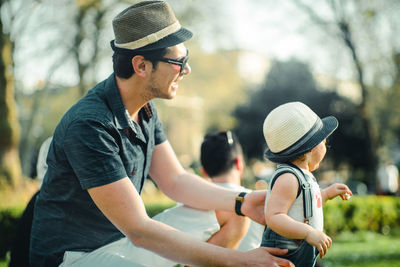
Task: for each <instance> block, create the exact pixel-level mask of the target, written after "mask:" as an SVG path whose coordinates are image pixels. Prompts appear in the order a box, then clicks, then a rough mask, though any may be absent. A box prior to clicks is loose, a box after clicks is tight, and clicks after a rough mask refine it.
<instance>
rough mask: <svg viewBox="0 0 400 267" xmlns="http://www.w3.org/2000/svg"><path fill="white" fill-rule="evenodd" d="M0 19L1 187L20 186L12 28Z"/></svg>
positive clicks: (2, 3)
mask: <svg viewBox="0 0 400 267" xmlns="http://www.w3.org/2000/svg"><path fill="white" fill-rule="evenodd" d="M8 4H9V3H8V1H6V0H0V11H1V10H2V9H3V8H9V7H8V6H7V5H8ZM5 28H6V26H5V25H4V21H3V17H2V18H1V19H0V29H1V30H2V31H1V34H0V52H1V54H0V185H4V184H8V185H11V186H18V185H19V184H20V182H21V179H22V177H21V164H20V161H19V155H18V141H19V125H18V116H17V112H16V111H17V109H16V105H15V100H14V77H13V61H12V53H13V46H14V44H13V42H12V41H11V38H10V31H9V28H8V29H5Z"/></svg>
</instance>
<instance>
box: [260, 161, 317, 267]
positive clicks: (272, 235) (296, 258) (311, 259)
mask: <svg viewBox="0 0 400 267" xmlns="http://www.w3.org/2000/svg"><path fill="white" fill-rule="evenodd" d="M287 172H290V173H293V174H294V175H295V176H296V177H297V179H298V181H299V184H300V187H299V192H298V194H297V197H298V196H299V195H300V189H301V190H302V192H303V210H304V222H305V223H308V220H309V218H310V217H312V216H313V210H312V194H311V188H310V184H309V182H308V181H307V178H308V177H306V176H305V175H304V173H303V172H302V171H301V169H299V168H298V167H297V166H295V165H292V164H290V165H287V164H281V165H279V166H278V168H277V169H276V171H275V173H274V176H273V179H272V180H271V189H272V186H273V185H274V183H275V180H276V178H277V177H278V176H279V175H281V174H283V173H287ZM261 246H262V247H275V248H281V249H288V250H289V251H288V253H286V254H285V255H281V256H279V257H281V258H284V259H288V260H290V261H291V262H292V263H293V264H294V265H295V266H296V267H313V266H314V265H315V262H316V260H317V256H318V253H319V252H318V249H317V248H316V247H314V246H312V245H310V244H308V243H307V242H306V240H305V239H291V238H286V237H283V236H281V235H279V234H277V233H276V232H274V231H273V230H272V229H271V228H269V227H268V226H267V227H266V228H265V230H264V234H263V238H262V241H261Z"/></svg>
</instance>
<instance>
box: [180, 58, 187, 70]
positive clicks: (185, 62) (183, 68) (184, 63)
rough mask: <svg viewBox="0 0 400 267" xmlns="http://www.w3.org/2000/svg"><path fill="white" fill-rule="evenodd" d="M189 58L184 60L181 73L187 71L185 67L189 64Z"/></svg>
mask: <svg viewBox="0 0 400 267" xmlns="http://www.w3.org/2000/svg"><path fill="white" fill-rule="evenodd" d="M188 59H189V58H188V57H186V58H185V59H184V60H183V62H182V65H181V72H180V73H182V72H183V71H184V70H185V67H186V64H187V62H188Z"/></svg>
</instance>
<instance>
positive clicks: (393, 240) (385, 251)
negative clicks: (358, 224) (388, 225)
mask: <svg viewBox="0 0 400 267" xmlns="http://www.w3.org/2000/svg"><path fill="white" fill-rule="evenodd" d="M321 262H322V264H323V266H324V267H392V266H400V235H399V234H398V233H395V234H393V235H386V236H385V235H381V234H377V233H373V232H359V233H349V232H345V233H342V234H341V235H340V236H338V237H337V238H335V240H334V241H333V244H332V247H331V248H330V249H329V250H328V253H327V254H326V256H325V258H324V259H323V260H321Z"/></svg>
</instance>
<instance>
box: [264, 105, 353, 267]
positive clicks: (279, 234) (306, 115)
mask: <svg viewBox="0 0 400 267" xmlns="http://www.w3.org/2000/svg"><path fill="white" fill-rule="evenodd" d="M337 126H338V121H337V119H336V118H335V117H333V116H329V117H326V118H323V119H320V118H319V117H318V115H317V114H315V113H314V112H313V111H312V110H311V109H310V108H309V107H308V106H306V105H305V104H303V103H300V102H291V103H286V104H283V105H281V106H279V107H277V108H275V109H274V110H272V111H271V113H269V114H268V116H267V118H266V119H265V121H264V127H263V128H264V136H265V140H266V142H267V146H268V150H267V152H266V157H267V158H268V159H269V160H271V161H272V162H275V163H278V166H277V169H276V170H275V172H274V174H273V176H272V177H273V178H272V180H271V182H270V185H269V190H268V193H267V196H266V200H265V216H266V222H267V225H268V227H267V228H266V229H265V231H264V233H263V239H262V243H261V246H264V247H278V248H283V249H288V250H289V252H288V253H287V254H285V255H283V256H281V257H283V258H286V259H289V260H291V261H292V262H293V263H294V264H295V266H296V267H303V266H304V267H305V266H310V267H312V266H314V265H315V262H316V259H317V256H318V254H320V257H321V258H322V257H323V256H324V255H325V254H326V252H327V250H328V249H329V247H330V246H331V244H332V240H331V238H330V237H329V236H327V235H326V234H325V233H324V232H323V212H322V205H323V204H324V203H325V202H326V201H327V200H329V199H333V198H335V197H336V196H341V198H342V199H343V200H347V199H348V198H349V197H350V196H351V195H352V192H351V191H350V189H349V188H348V187H347V186H346V185H344V184H333V185H331V186H329V187H327V188H326V189H323V190H320V188H319V186H318V183H317V181H316V179H315V178H314V176H313V175H312V173H311V172H312V171H314V170H316V169H318V167H319V164H320V163H321V161H322V160H323V158H324V156H325V153H326V146H325V143H326V138H327V137H328V136H330V135H331V134H332V133H333V131H335V129H336V128H337Z"/></svg>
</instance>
